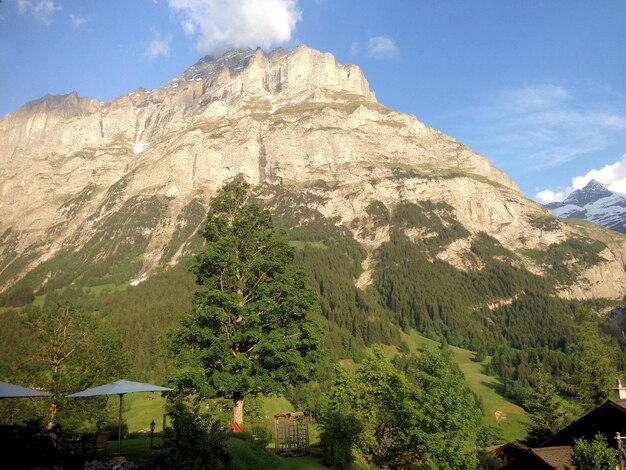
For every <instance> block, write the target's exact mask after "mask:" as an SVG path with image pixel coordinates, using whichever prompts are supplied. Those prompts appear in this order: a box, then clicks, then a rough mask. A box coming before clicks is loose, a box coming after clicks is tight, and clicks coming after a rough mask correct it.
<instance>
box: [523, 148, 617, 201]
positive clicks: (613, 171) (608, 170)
mask: <svg viewBox="0 0 626 470" xmlns="http://www.w3.org/2000/svg"><path fill="white" fill-rule="evenodd" d="M591 180H596V181H597V182H598V183H600V184H602V185H604V186H606V187H607V188H608V189H609V190H611V191H614V192H618V193H624V194H626V154H624V155H622V158H621V159H620V160H618V161H617V162H615V163H611V164H609V165H604V166H603V167H602V168H600V169H593V170H590V171H588V172H587V173H586V174H584V175H582V176H575V177H574V178H572V181H571V184H570V185H569V186H568V187H567V188H565V189H563V190H554V191H553V190H551V189H544V190H543V191H539V192H538V193H537V194H536V195H535V198H537V199H538V200H539V201H541V202H543V203H548V202H555V201H562V200H563V199H565V198H566V197H567V196H569V194H570V193H571V192H572V191H575V190H576V189H582V188H584V187H585V186H587V184H588V183H589V182H590V181H591Z"/></svg>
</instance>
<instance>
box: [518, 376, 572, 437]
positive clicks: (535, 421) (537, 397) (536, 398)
mask: <svg viewBox="0 0 626 470" xmlns="http://www.w3.org/2000/svg"><path fill="white" fill-rule="evenodd" d="M531 379H532V382H533V383H532V385H531V387H530V389H529V392H528V394H527V395H526V396H525V398H524V408H526V411H528V413H529V418H530V422H529V425H528V437H529V441H530V443H531V445H538V444H541V443H542V442H544V441H545V440H547V439H549V438H550V437H552V436H553V435H554V434H555V433H557V432H558V431H560V430H561V429H562V428H564V427H565V425H566V424H567V415H566V413H565V412H564V411H563V409H562V407H561V401H560V399H559V397H558V395H557V393H556V389H555V387H554V385H552V384H551V383H550V382H549V376H548V374H547V373H546V372H545V370H544V368H543V366H542V365H541V364H538V365H537V366H535V370H534V371H533V374H532V375H531Z"/></svg>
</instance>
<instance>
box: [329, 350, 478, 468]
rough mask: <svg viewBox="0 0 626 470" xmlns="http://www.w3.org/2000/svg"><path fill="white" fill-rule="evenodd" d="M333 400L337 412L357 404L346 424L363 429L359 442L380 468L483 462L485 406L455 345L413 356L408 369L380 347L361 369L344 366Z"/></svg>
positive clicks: (331, 411)
mask: <svg viewBox="0 0 626 470" xmlns="http://www.w3.org/2000/svg"><path fill="white" fill-rule="evenodd" d="M329 403H330V405H329V410H328V412H327V413H328V415H329V416H331V417H333V416H335V415H336V414H337V413H344V414H345V413H346V412H347V411H348V410H349V413H350V416H349V418H350V419H344V420H343V421H342V422H346V423H347V422H352V423H354V424H352V426H353V427H360V429H362V430H361V432H360V435H359V437H358V439H356V440H355V439H353V438H351V440H352V441H354V442H355V445H356V447H357V448H358V450H359V451H360V452H361V453H362V454H363V456H364V457H365V459H366V460H367V461H369V462H370V463H372V464H374V465H376V466H378V467H382V468H413V467H418V466H419V468H437V469H452V468H455V469H464V468H467V469H470V468H471V469H473V468H475V464H476V455H475V453H474V446H475V441H476V433H477V431H478V428H479V424H480V420H481V415H480V410H479V408H478V405H477V403H476V400H475V398H474V396H473V395H472V394H471V393H470V392H469V390H468V389H467V388H466V386H465V384H464V378H463V374H462V373H461V372H460V370H459V369H458V367H457V366H456V365H455V364H454V362H453V359H452V358H451V355H450V353H449V352H448V351H439V350H428V351H426V352H424V353H423V354H422V355H421V356H420V357H419V358H416V357H415V356H413V357H412V358H411V360H410V364H408V366H407V368H406V373H402V372H401V371H400V370H398V369H396V368H395V367H394V365H393V364H392V362H391V361H389V360H388V359H386V358H385V357H384V354H383V351H382V349H381V348H379V347H377V346H376V347H374V348H373V354H372V355H371V356H369V357H367V358H366V359H365V360H364V361H363V364H362V365H361V367H360V368H359V369H358V370H357V371H356V372H354V373H348V372H346V371H344V370H339V371H338V377H337V380H336V382H335V385H334V387H333V389H332V390H331V393H330V396H329ZM355 419H356V420H357V421H355ZM325 427H326V426H325ZM333 432H334V434H335V435H336V434H337V430H336V429H333ZM344 432H345V433H346V434H347V435H348V436H350V435H351V433H352V432H353V430H352V429H346V430H344Z"/></svg>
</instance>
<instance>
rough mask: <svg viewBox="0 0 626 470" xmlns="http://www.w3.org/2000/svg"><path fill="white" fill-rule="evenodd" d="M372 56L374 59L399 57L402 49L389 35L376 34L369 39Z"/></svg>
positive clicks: (368, 43) (368, 44)
mask: <svg viewBox="0 0 626 470" xmlns="http://www.w3.org/2000/svg"><path fill="white" fill-rule="evenodd" d="M367 47H368V49H369V55H370V57H373V58H374V59H399V58H400V49H398V46H397V45H396V41H394V40H393V39H392V38H390V37H389V36H375V37H373V38H370V39H369V41H367Z"/></svg>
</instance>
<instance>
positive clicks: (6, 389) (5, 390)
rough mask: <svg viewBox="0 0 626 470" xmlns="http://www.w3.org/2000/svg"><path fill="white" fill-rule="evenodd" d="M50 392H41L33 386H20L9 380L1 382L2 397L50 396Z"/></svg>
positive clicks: (0, 391)
mask: <svg viewBox="0 0 626 470" xmlns="http://www.w3.org/2000/svg"><path fill="white" fill-rule="evenodd" d="M49 396H50V394H49V393H48V392H40V391H39V390H33V389H32V388H26V387H20V386H19V385H13V384H10V383H8V382H0V398H28V397H49Z"/></svg>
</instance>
